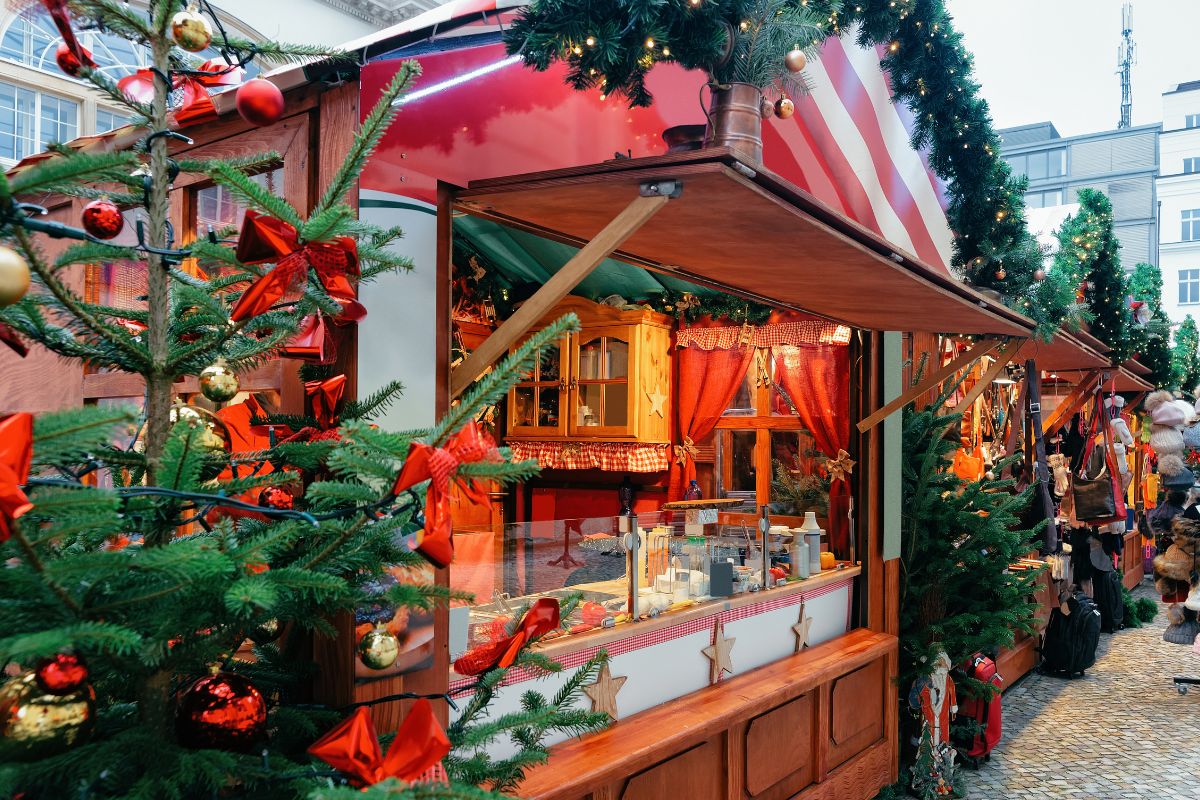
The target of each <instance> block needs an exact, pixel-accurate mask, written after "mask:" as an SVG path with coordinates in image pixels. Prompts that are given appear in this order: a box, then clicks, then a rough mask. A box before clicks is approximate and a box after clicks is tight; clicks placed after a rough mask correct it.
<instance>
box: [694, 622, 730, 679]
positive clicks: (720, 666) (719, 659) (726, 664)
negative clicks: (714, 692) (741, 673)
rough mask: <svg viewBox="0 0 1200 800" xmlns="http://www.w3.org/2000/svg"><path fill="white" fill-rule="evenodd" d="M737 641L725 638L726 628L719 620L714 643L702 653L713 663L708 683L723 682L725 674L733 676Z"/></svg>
mask: <svg viewBox="0 0 1200 800" xmlns="http://www.w3.org/2000/svg"><path fill="white" fill-rule="evenodd" d="M735 641H737V639H735V638H729V639H726V638H725V626H724V625H722V624H721V620H719V619H718V620H717V623H716V625H715V626H714V627H713V643H712V644H710V645H709V646H708V647H706V648H704V649H703V650H701V651H700V652H702V653H704V657H705V658H707V659H708V660H709V661H710V662H712V663H711V664H710V669H709V672H708V682H709V683H710V684H712V683H716V682H717V681H719V680H721V673H723V672H728V673H729V674H730V675H732V674H733V658H732V657H731V652H732V650H733V643H734V642H735Z"/></svg>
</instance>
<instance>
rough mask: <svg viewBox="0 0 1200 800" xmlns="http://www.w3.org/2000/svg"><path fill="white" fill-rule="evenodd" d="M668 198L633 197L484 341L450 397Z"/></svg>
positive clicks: (457, 375) (455, 377) (457, 374)
mask: <svg viewBox="0 0 1200 800" xmlns="http://www.w3.org/2000/svg"><path fill="white" fill-rule="evenodd" d="M668 199H670V198H668V197H667V196H666V195H653V196H651V197H641V196H639V197H635V198H634V199H633V201H632V202H630V204H629V205H627V206H626V207H625V209H624V210H623V211H622V212H621V213H620V214H618V215H617V216H616V217H615V218H613V221H612V222H610V223H608V225H606V226H604V229H603V230H602V231H600V232H599V233H598V234H596V236H595V237H594V238H593V239H592V240H591V241H590V242H588V243H587V244H585V245H584V246H583V248H582V249H581V250H580V251H579V252H578V253H576V254H575V256H574V258H572V259H571V260H570V261H568V262H567V263H566V265H564V266H563V268H562V269H560V270H559V271H558V272H556V273H554V274H553V275H551V276H550V280H548V281H546V283H545V284H543V286H542V288H541V289H538V290H537V292H536V293H535V294H534V295H533V297H531V298H529V299H528V300H527V301H525V304H524V305H522V306H521V307H520V308H518V309H517V310H516V311H515V312H514V313H513V315H512V316H511V317H509V318H508V319H507V320H505V321H504V324H502V325H501V326H500V327H499V328H497V329H496V332H495V333H493V334H492V335H491V336H489V337H488V338H487V339H485V340H484V342H483V344H481V345H479V348H478V349H477V350H475V351H474V352H473V353H471V355H469V356H467V358H466V360H465V361H463V363H462V364H460V365H459V367H458V369H456V370H454V373H453V374H452V375H451V376H450V398H451V400H453V399H454V398H456V397H458V396H459V395H461V394H462V393H463V391H465V390H466V388H467V387H468V386H470V385H471V384H472V383H473V382H474V381H475V379H476V378H478V377H479V376H480V375H482V374H483V373H484V371H486V370H487V368H488V367H490V366H491V365H492V364H494V363H496V361H497V359H499V358H500V357H501V356H503V355H504V354H505V353H506V352H508V349H509V348H510V347H512V345H514V344H515V343H516V341H517V340H518V339H520V338H521V336H523V335H524V334H525V332H526V331H528V330H529V328H530V327H531V326H533V324H534V323H536V322H537V321H538V320H539V319H541V318H542V315H543V314H545V313H546V312H547V311H549V310H550V309H551V308H553V307H554V306H555V305H557V304H558V303H559V301H561V300H562V299H563V298H564V297H566V296H567V295H568V294H570V293H571V290H572V289H574V288H575V287H576V286H578V285H579V282H580V281H582V280H583V279H584V278H586V277H587V276H588V275H589V274H590V273H591V271H592V270H594V269H595V268H596V267H597V266H599V264H600V262H601V261H603V260H604V259H606V258H608V257H609V256H610V255H612V252H613V251H614V250H616V249H617V248H618V247H620V246H621V244H622V243H623V242H624V241H625V240H626V239H628V238H629V237H630V236H632V235H633V234H634V233H636V232H637V230H638V229H639V228H641V227H642V225H644V224H645V223H646V222H647V221H648V220H649V219H650V218H651V217H653V216H654V215H655V214H656V213H657V212H658V211H659V209H661V208H662V207H663V206H664V205H666V203H667V200H668Z"/></svg>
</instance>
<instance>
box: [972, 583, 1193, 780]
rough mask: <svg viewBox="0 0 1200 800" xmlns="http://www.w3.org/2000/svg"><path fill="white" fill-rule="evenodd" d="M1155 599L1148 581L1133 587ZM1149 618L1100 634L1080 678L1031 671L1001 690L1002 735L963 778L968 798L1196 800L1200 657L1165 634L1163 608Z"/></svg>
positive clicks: (1137, 593) (1141, 594) (1143, 594)
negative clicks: (1183, 690)
mask: <svg viewBox="0 0 1200 800" xmlns="http://www.w3.org/2000/svg"><path fill="white" fill-rule="evenodd" d="M1135 594H1136V595H1138V596H1146V597H1154V598H1155V599H1157V595H1155V594H1154V593H1153V589H1152V588H1151V587H1150V584H1149V582H1144V583H1143V584H1142V586H1141V587H1139V588H1138V590H1137V591H1136V592H1135ZM1159 608H1160V610H1159V614H1158V616H1157V617H1156V618H1155V620H1154V621H1153V622H1152V623H1150V624H1149V625H1147V626H1145V627H1142V628H1138V629H1126V630H1123V631H1120V632H1118V633H1116V634H1113V635H1108V634H1101V635H1100V647H1099V650H1098V651H1097V653H1096V664H1095V666H1093V667H1092V668H1091V669H1090V670H1088V671H1087V674H1086V675H1085V676H1084V677H1083V678H1076V679H1075V680H1064V679H1062V678H1051V677H1047V676H1045V675H1041V674H1039V673H1037V672H1034V673H1031V674H1030V675H1028V676H1027V677H1026V678H1025V679H1024V680H1023V681H1021V682H1020V683H1019V684H1017V686H1015V687H1014V688H1012V689H1010V690H1009V691H1008V692H1007V693H1006V694H1005V695H1004V737H1003V738H1002V739H1001V741H1000V744H999V745H998V746H997V748H996V750H995V751H993V753H992V758H991V761H989V762H988V763H986V764H985V765H984V766H983V767H982V768H981V769H980V770H979V771H978V772H969V771H968V772H967V774H966V775H965V776H964V780H963V781H962V783H963V785H964V786H965V788H966V789H967V792H968V794H967V798H969V800H1000V799H1001V798H1020V799H1021V800H1043V798H1044V799H1045V800H1051V799H1053V800H1066V798H1071V800H1075V798H1088V800H1125V798H1155V800H1197V799H1198V798H1200V687H1196V688H1193V689H1191V690H1190V691H1189V692H1188V694H1187V695H1180V694H1179V693H1178V691H1177V690H1176V689H1175V687H1174V685H1173V684H1172V683H1171V678H1172V677H1173V676H1175V675H1192V676H1200V655H1195V654H1193V653H1192V648H1190V647H1185V646H1182V645H1177V644H1168V643H1167V642H1164V641H1163V640H1162V632H1163V628H1165V627H1166V613H1165V607H1163V606H1161V605H1160V607H1159Z"/></svg>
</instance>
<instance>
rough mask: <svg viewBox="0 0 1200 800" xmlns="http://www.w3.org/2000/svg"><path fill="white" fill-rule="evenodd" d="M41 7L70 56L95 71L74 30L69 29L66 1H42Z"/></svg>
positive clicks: (69, 21) (94, 63)
mask: <svg viewBox="0 0 1200 800" xmlns="http://www.w3.org/2000/svg"><path fill="white" fill-rule="evenodd" d="M42 5H43V6H45V7H46V11H48V12H50V19H52V20H53V21H54V27H56V28H58V35H59V36H61V37H62V40H63V44H65V45H66V46H67V49H68V50H70V51H71V55H73V56H75V58H76V60H78V61H79V63H80V64H81V65H83V66H85V67H88V68H90V69H95V68H96V62H95V61H93V60H92V54H91V53H89V52H88V51H87V50H86V49H84V46H83V45H81V44H80V43H79V40H78V39H76V38H75V29H74V28H72V27H71V16H70V14H68V13H67V0H42Z"/></svg>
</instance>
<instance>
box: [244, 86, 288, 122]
mask: <svg viewBox="0 0 1200 800" xmlns="http://www.w3.org/2000/svg"><path fill="white" fill-rule="evenodd" d="M236 100H237V110H238V113H239V114H241V115H242V119H244V120H246V122H249V123H250V124H251V125H258V126H259V127H264V126H267V125H274V124H275V123H276V122H278V121H279V118H280V117H282V116H283V92H281V91H279V87H278V86H276V85H275V84H273V83H271V82H270V81H267V80H263V79H262V78H254V79H253V80H248V81H246V82H245V83H243V84H242V85H241V86H239V87H238V90H237V97H236Z"/></svg>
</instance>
